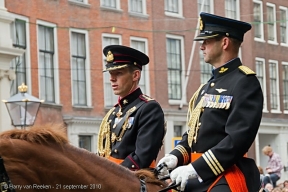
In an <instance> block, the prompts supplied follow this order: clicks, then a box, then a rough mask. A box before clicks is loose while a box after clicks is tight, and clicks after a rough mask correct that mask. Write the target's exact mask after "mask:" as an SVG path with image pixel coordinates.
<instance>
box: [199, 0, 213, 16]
mask: <svg viewBox="0 0 288 192" xmlns="http://www.w3.org/2000/svg"><path fill="white" fill-rule="evenodd" d="M197 2H198V14H199V13H200V12H206V13H213V10H212V8H213V5H212V3H213V1H212V0H197Z"/></svg>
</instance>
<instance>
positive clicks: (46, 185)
mask: <svg viewBox="0 0 288 192" xmlns="http://www.w3.org/2000/svg"><path fill="white" fill-rule="evenodd" d="M65 131H66V130H65V127H63V126H33V127H31V128H29V129H21V130H20V129H13V130H8V131H5V132H2V133H1V134H0V157H1V158H2V159H3V162H4V167H5V169H6V173H7V176H8V177H9V179H10V181H11V183H8V184H5V185H4V186H3V184H1V187H2V188H5V189H7V191H9V190H8V189H10V191H13V189H15V191H24V192H25V191H29V192H34V191H35V192H36V191H37V192H39V191H43V192H62V191H67V190H71V191H73V192H80V191H81V192H82V191H91V192H93V191H103V192H105V191H107V192H124V191H125V192H138V191H139V192H142V191H147V192H156V191H159V190H161V189H163V188H165V187H166V186H167V185H166V184H165V183H163V182H162V181H160V180H158V179H157V178H156V177H155V176H154V174H153V173H152V172H151V171H148V170H145V169H142V170H138V171H131V170H129V169H127V168H124V167H123V166H121V165H118V164H116V163H113V162H111V161H109V160H107V159H106V158H104V157H100V156H98V155H97V154H95V153H92V152H89V151H87V150H85V149H81V148H78V147H75V146H72V145H71V144H69V141H68V139H67V136H66V132H65ZM140 190H141V191H140ZM1 191H4V190H1Z"/></svg>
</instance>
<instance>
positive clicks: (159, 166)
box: [154, 163, 180, 192]
mask: <svg viewBox="0 0 288 192" xmlns="http://www.w3.org/2000/svg"><path fill="white" fill-rule="evenodd" d="M164 167H167V165H166V163H161V164H160V165H158V166H157V167H156V168H155V169H154V175H155V176H156V177H157V176H158V175H159V173H160V171H161V170H162V169H163V168H164ZM166 179H170V175H168V176H165V177H162V178H161V179H160V180H163V181H164V180H166ZM178 186H180V183H179V184H176V183H175V182H173V183H172V184H170V185H169V186H168V187H166V188H164V189H162V190H160V191H158V192H166V191H169V190H170V189H175V190H176V191H179V190H178V189H177V187H178Z"/></svg>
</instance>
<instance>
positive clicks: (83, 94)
mask: <svg viewBox="0 0 288 192" xmlns="http://www.w3.org/2000/svg"><path fill="white" fill-rule="evenodd" d="M85 39H86V38H85V34H83V33H76V32H71V44H72V46H71V54H72V55H71V57H72V58H71V60H72V66H71V70H72V90H73V105H82V106H87V91H86V87H87V82H86V72H87V69H86V56H87V53H86V40H85Z"/></svg>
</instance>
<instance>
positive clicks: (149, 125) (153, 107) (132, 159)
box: [98, 88, 165, 170]
mask: <svg viewBox="0 0 288 192" xmlns="http://www.w3.org/2000/svg"><path fill="white" fill-rule="evenodd" d="M139 103H141V104H140V105H139ZM137 105H138V106H140V107H138V108H137V109H136V110H135V106H137ZM119 110H120V111H119ZM127 113H129V114H130V115H128V116H126V114H127ZM117 116H119V117H117ZM122 119H123V120H125V122H126V123H123V125H122V127H121V129H120V131H119V133H118V134H116V135H115V132H117V131H116V129H117V124H118V123H119V124H121V120H122ZM103 121H105V120H103ZM106 121H107V123H108V127H109V129H110V138H108V139H109V140H110V149H111V152H110V156H111V157H113V158H116V159H122V160H124V161H123V162H122V163H121V165H123V166H125V167H127V168H129V169H132V170H134V169H135V170H136V169H141V168H148V167H149V165H150V164H151V163H152V161H153V160H156V158H157V155H158V152H159V150H160V148H161V146H162V141H163V137H164V134H165V133H164V113H163V111H162V108H161V107H160V105H159V104H158V102H156V101H155V100H154V99H152V98H150V97H148V96H146V95H144V94H142V92H141V89H140V88H138V89H136V90H135V91H134V92H132V93H130V94H129V95H128V96H126V97H124V98H122V99H121V100H119V101H118V103H117V104H116V105H115V106H114V108H113V109H112V111H111V112H110V115H109V117H108V118H106ZM124 127H125V130H124V129H123V128H124ZM118 128H119V127H118ZM100 129H101V128H100ZM99 134H101V133H99ZM115 136H117V137H115ZM106 139H107V137H106V138H105V140H104V141H103V142H106ZM98 144H99V143H98ZM106 147H107V146H106ZM108 147H109V146H108Z"/></svg>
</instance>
